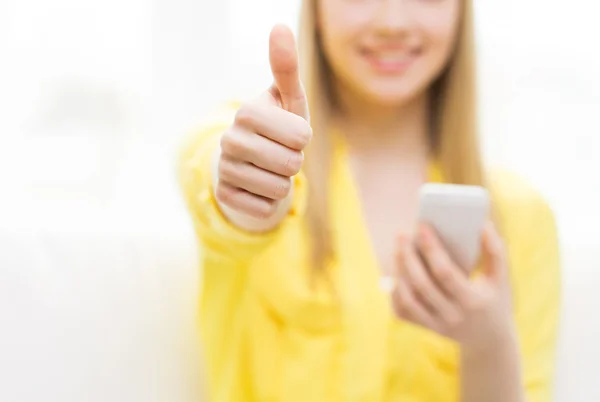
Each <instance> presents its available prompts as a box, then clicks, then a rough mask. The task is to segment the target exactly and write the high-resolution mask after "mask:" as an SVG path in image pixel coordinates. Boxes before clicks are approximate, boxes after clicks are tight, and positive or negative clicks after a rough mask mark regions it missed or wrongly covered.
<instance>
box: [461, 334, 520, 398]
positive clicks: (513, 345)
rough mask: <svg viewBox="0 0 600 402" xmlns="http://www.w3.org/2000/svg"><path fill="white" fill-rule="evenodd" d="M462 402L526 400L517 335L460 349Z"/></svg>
mask: <svg viewBox="0 0 600 402" xmlns="http://www.w3.org/2000/svg"><path fill="white" fill-rule="evenodd" d="M461 370H462V373H461V383H462V384H461V388H462V399H461V400H462V402H481V401H485V402H525V392H524V389H523V385H522V383H521V363H520V354H519V346H518V342H517V339H516V335H513V334H512V333H511V335H507V336H506V337H505V338H504V339H503V340H501V341H499V342H498V343H496V344H494V346H493V347H489V348H470V347H468V346H465V347H463V348H462V350H461Z"/></svg>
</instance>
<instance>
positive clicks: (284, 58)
mask: <svg viewBox="0 0 600 402" xmlns="http://www.w3.org/2000/svg"><path fill="white" fill-rule="evenodd" d="M269 62H270V64H271V72H272V73H273V79H274V80H275V83H274V88H273V90H274V92H275V93H274V95H276V97H277V96H278V97H279V98H280V99H281V104H282V107H283V108H284V109H285V110H287V111H288V112H292V113H294V114H297V115H298V116H301V117H303V118H305V119H306V120H308V103H307V100H306V92H305V91H304V87H303V86H302V83H301V82H300V72H299V66H298V50H297V49H296V40H295V39H294V34H293V33H292V31H291V30H290V29H289V28H288V27H287V26H285V25H276V26H275V27H273V29H272V30H271V35H270V37H269Z"/></svg>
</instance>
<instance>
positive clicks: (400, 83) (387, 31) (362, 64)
mask: <svg viewBox="0 0 600 402" xmlns="http://www.w3.org/2000/svg"><path fill="white" fill-rule="evenodd" d="M317 1H318V10H317V11H318V29H319V32H320V36H321V44H322V47H323V52H324V54H325V57H326V58H327V61H328V63H329V65H330V67H331V69H332V71H333V73H334V75H335V77H336V79H337V81H338V84H340V86H341V87H342V88H344V89H346V90H350V91H351V92H352V93H354V95H358V96H360V97H361V98H367V99H366V100H368V101H371V102H375V103H380V104H386V105H395V104H398V105H400V104H402V103H405V102H407V101H410V100H411V99H413V98H414V97H416V96H419V95H420V94H423V93H424V91H426V90H427V88H428V87H429V85H430V84H431V83H432V82H433V81H434V80H435V79H436V78H437V76H438V75H439V74H440V73H441V72H442V71H443V69H444V67H445V66H446V64H447V63H448V60H449V58H450V56H451V54H452V51H453V48H454V42H455V38H456V34H457V31H458V25H459V24H458V23H459V16H460V11H461V4H460V3H461V0H317Z"/></svg>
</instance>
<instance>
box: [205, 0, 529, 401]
mask: <svg viewBox="0 0 600 402" xmlns="http://www.w3.org/2000/svg"><path fill="white" fill-rule="evenodd" d="M318 14H319V15H318V21H319V23H318V29H319V31H320V34H321V38H322V46H323V51H324V54H325V56H326V58H327V60H328V62H329V64H330V66H331V69H332V71H333V73H334V77H335V79H334V90H335V96H336V98H337V100H338V104H339V110H338V114H337V116H336V117H337V123H338V126H339V127H340V128H341V132H343V133H344V135H345V136H346V140H347V143H348V145H349V148H350V164H351V167H352V169H353V172H354V176H355V177H354V178H355V181H356V185H357V188H358V190H359V195H360V198H361V202H362V205H363V211H364V215H365V222H366V225H367V227H368V229H369V234H370V237H371V242H372V244H373V248H374V250H375V253H376V255H377V257H378V259H379V262H380V265H381V267H382V269H383V270H384V271H386V272H388V273H392V275H393V276H394V277H395V288H394V290H393V291H392V293H391V296H390V299H391V303H392V306H393V308H394V311H395V312H396V314H397V316H398V318H399V319H402V320H406V321H410V322H412V323H415V324H417V325H421V326H423V327H425V328H427V329H429V330H431V331H434V332H436V333H438V334H440V335H442V336H445V337H448V338H450V339H453V340H455V341H456V342H457V343H458V344H459V345H460V346H461V351H462V353H461V359H462V364H461V370H462V373H461V384H462V387H461V398H462V401H463V402H479V401H482V400H485V401H488V402H496V401H498V402H500V401H501V402H519V401H523V400H524V392H523V389H522V386H521V383H520V365H519V352H518V345H517V342H516V335H515V334H516V331H515V328H514V324H513V321H512V317H511V302H510V286H509V282H508V270H507V266H506V253H505V251H504V248H503V246H502V241H501V239H500V237H499V236H498V234H497V232H496V230H495V229H494V227H493V225H492V224H491V223H490V224H489V225H488V227H487V228H486V229H485V231H484V233H483V236H482V254H483V256H484V265H483V270H482V275H481V276H479V277H477V279H469V278H468V277H467V275H466V274H465V272H466V271H467V268H470V267H459V266H457V265H456V264H455V263H454V262H453V261H452V260H451V259H450V257H449V256H448V253H447V252H446V250H445V249H444V247H443V246H442V244H441V242H440V241H439V239H438V238H437V236H436V234H435V233H434V232H433V231H432V230H431V229H429V228H427V227H422V228H421V230H420V231H419V233H418V235H417V236H415V237H414V238H411V237H409V236H407V235H401V236H400V237H399V238H398V232H399V231H400V232H408V230H407V228H408V227H411V226H412V225H411V224H407V222H408V223H411V222H412V221H413V220H414V219H415V216H416V206H417V205H416V194H417V192H418V187H419V186H420V184H422V182H423V180H424V171H425V169H426V166H427V163H428V144H427V138H428V136H427V133H428V125H427V122H428V120H429V116H428V114H427V111H428V108H427V88H428V87H429V86H430V85H431V83H432V82H433V81H434V80H435V78H436V77H437V76H438V75H439V73H440V72H441V71H442V70H443V68H444V67H445V66H446V65H447V63H448V59H449V57H450V55H451V54H452V50H453V47H454V43H455V39H456V31H457V26H458V18H459V15H460V1H459V0H380V1H379V0H378V1H375V0H322V1H320V2H319V3H318ZM269 41H270V47H269V49H270V50H269V58H270V65H271V70H272V73H273V79H274V84H273V86H272V87H271V88H269V89H268V90H266V91H265V93H263V94H262V95H261V96H260V97H259V98H257V99H255V100H253V101H250V102H248V103H246V104H244V105H243V106H242V107H241V108H240V110H239V112H238V113H237V115H236V118H235V120H234V123H233V125H232V126H231V127H230V128H229V129H228V130H227V131H226V132H225V133H223V136H222V139H221V151H220V153H219V154H218V155H217V162H218V169H217V174H218V179H217V180H216V186H215V194H216V198H217V201H218V202H219V205H220V206H221V208H222V210H223V212H224V213H225V215H226V216H227V217H228V218H229V220H230V221H231V222H232V223H234V224H236V225H237V226H239V227H240V228H242V229H245V230H248V231H256V232H259V231H265V230H270V229H272V228H274V227H276V226H277V225H278V224H279V223H280V222H281V220H282V219H283V218H284V217H285V215H286V213H287V211H288V208H289V200H290V199H291V197H292V196H293V195H292V193H291V191H292V188H293V186H292V180H293V176H294V175H295V174H296V173H298V172H299V170H300V168H301V166H302V161H303V154H302V150H303V149H304V148H305V147H306V146H307V145H308V143H309V141H310V139H311V136H312V131H311V128H310V124H309V116H308V105H307V101H306V94H305V92H304V89H303V86H302V83H301V82H300V79H299V74H298V54H297V52H296V45H295V41H294V37H293V34H292V33H291V31H290V30H289V29H288V28H286V27H283V26H276V27H275V28H274V29H273V31H272V32H271V35H270V39H269ZM390 183H394V185H393V186H392V185H391V184H390ZM399 205H401V206H402V208H399V207H398V206H399Z"/></svg>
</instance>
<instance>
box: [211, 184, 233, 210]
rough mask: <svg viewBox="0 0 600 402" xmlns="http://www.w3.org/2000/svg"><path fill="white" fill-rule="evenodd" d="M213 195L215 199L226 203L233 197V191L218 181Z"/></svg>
mask: <svg viewBox="0 0 600 402" xmlns="http://www.w3.org/2000/svg"><path fill="white" fill-rule="evenodd" d="M215 197H216V198H217V201H219V202H221V203H223V204H225V205H228V204H229V203H230V202H231V199H232V198H233V191H231V189H229V188H228V187H226V186H223V185H221V184H220V183H219V184H217V188H216V189H215Z"/></svg>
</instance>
